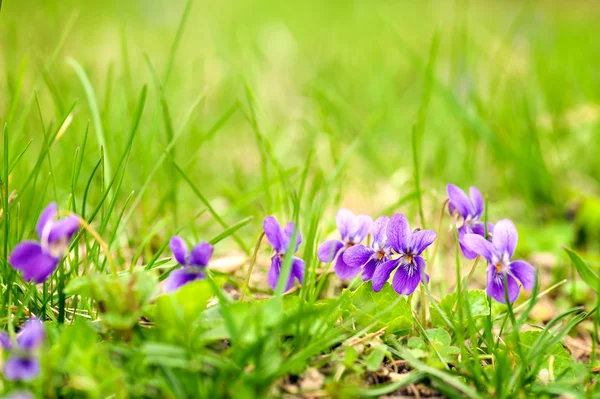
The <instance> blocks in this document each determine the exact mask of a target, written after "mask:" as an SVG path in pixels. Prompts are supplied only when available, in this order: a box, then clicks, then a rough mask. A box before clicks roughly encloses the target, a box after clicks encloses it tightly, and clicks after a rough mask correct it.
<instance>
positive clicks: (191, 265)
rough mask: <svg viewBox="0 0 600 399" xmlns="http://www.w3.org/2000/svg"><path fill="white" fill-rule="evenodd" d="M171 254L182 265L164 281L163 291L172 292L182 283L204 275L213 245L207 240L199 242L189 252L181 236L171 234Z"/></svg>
mask: <svg viewBox="0 0 600 399" xmlns="http://www.w3.org/2000/svg"><path fill="white" fill-rule="evenodd" d="M169 247H170V249H171V252H173V256H174V257H175V260H176V261H177V263H179V265H181V266H182V267H181V268H179V269H176V270H173V271H172V272H171V274H169V277H167V280H166V283H165V291H167V292H173V291H176V290H177V289H179V288H180V287H182V286H183V285H185V284H187V283H189V282H192V281H195V280H201V279H204V278H205V277H206V274H205V272H204V269H205V268H206V266H207V265H208V262H209V261H210V258H211V257H212V254H213V250H214V247H213V246H212V245H210V244H209V243H207V242H201V243H199V244H198V245H196V246H195V247H194V248H192V251H191V252H190V251H189V250H188V247H187V244H186V243H185V241H184V240H183V238H181V237H179V236H173V237H172V238H171V241H170V242H169Z"/></svg>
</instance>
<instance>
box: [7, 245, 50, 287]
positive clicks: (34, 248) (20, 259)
mask: <svg viewBox="0 0 600 399" xmlns="http://www.w3.org/2000/svg"><path fill="white" fill-rule="evenodd" d="M8 261H9V263H10V264H11V266H12V267H13V268H15V269H17V270H20V271H22V272H23V279H25V280H27V281H35V282H36V283H41V282H43V281H45V280H46V279H47V278H48V276H50V274H52V272H53V271H54V269H56V265H58V261H59V259H57V258H54V257H52V256H50V255H47V254H45V253H44V251H43V250H42V246H41V245H40V244H39V243H37V242H35V241H23V242H22V243H20V244H18V245H17V246H16V247H15V249H14V250H13V252H12V253H11V254H10V257H9V259H8Z"/></svg>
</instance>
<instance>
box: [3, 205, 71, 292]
mask: <svg viewBox="0 0 600 399" xmlns="http://www.w3.org/2000/svg"><path fill="white" fill-rule="evenodd" d="M56 214H57V206H56V203H54V202H53V203H51V204H50V205H48V206H47V207H46V209H44V211H43V212H42V214H41V216H40V219H39V220H38V223H37V226H36V229H35V231H36V233H37V235H38V238H39V239H40V242H39V243H38V242H36V241H23V242H21V243H20V244H18V245H17V246H16V247H15V249H14V250H13V252H12V253H11V254H10V256H9V259H8V261H9V263H10V264H11V266H12V267H13V268H15V269H17V270H20V271H21V272H23V278H24V279H25V280H27V281H34V282H36V283H41V282H44V281H45V280H46V279H47V278H48V277H49V276H50V275H51V274H52V272H53V271H54V270H55V269H56V266H57V265H58V263H59V262H60V261H61V259H62V258H63V256H64V255H65V253H66V252H67V250H68V249H69V245H70V244H71V240H72V239H73V236H74V235H75V233H77V231H78V230H79V219H78V217H77V216H75V215H70V216H67V217H65V218H62V219H58V220H57V219H56Z"/></svg>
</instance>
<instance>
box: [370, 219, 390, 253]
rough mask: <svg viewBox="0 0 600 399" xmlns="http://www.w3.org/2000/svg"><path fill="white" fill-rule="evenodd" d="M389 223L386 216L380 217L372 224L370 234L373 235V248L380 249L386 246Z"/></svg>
mask: <svg viewBox="0 0 600 399" xmlns="http://www.w3.org/2000/svg"><path fill="white" fill-rule="evenodd" d="M389 221H390V218H389V217H387V216H380V217H378V218H377V220H375V222H374V223H373V227H372V228H371V233H373V247H374V248H377V249H382V248H383V247H385V245H386V237H387V231H386V230H387V225H388V222H389Z"/></svg>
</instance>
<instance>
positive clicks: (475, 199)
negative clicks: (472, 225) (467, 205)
mask: <svg viewBox="0 0 600 399" xmlns="http://www.w3.org/2000/svg"><path fill="white" fill-rule="evenodd" d="M469 197H471V203H472V204H473V207H474V208H473V210H474V211H475V213H474V214H473V216H475V217H477V218H480V217H481V215H483V196H482V195H481V191H479V189H478V188H477V187H475V186H471V187H470V188H469Z"/></svg>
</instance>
